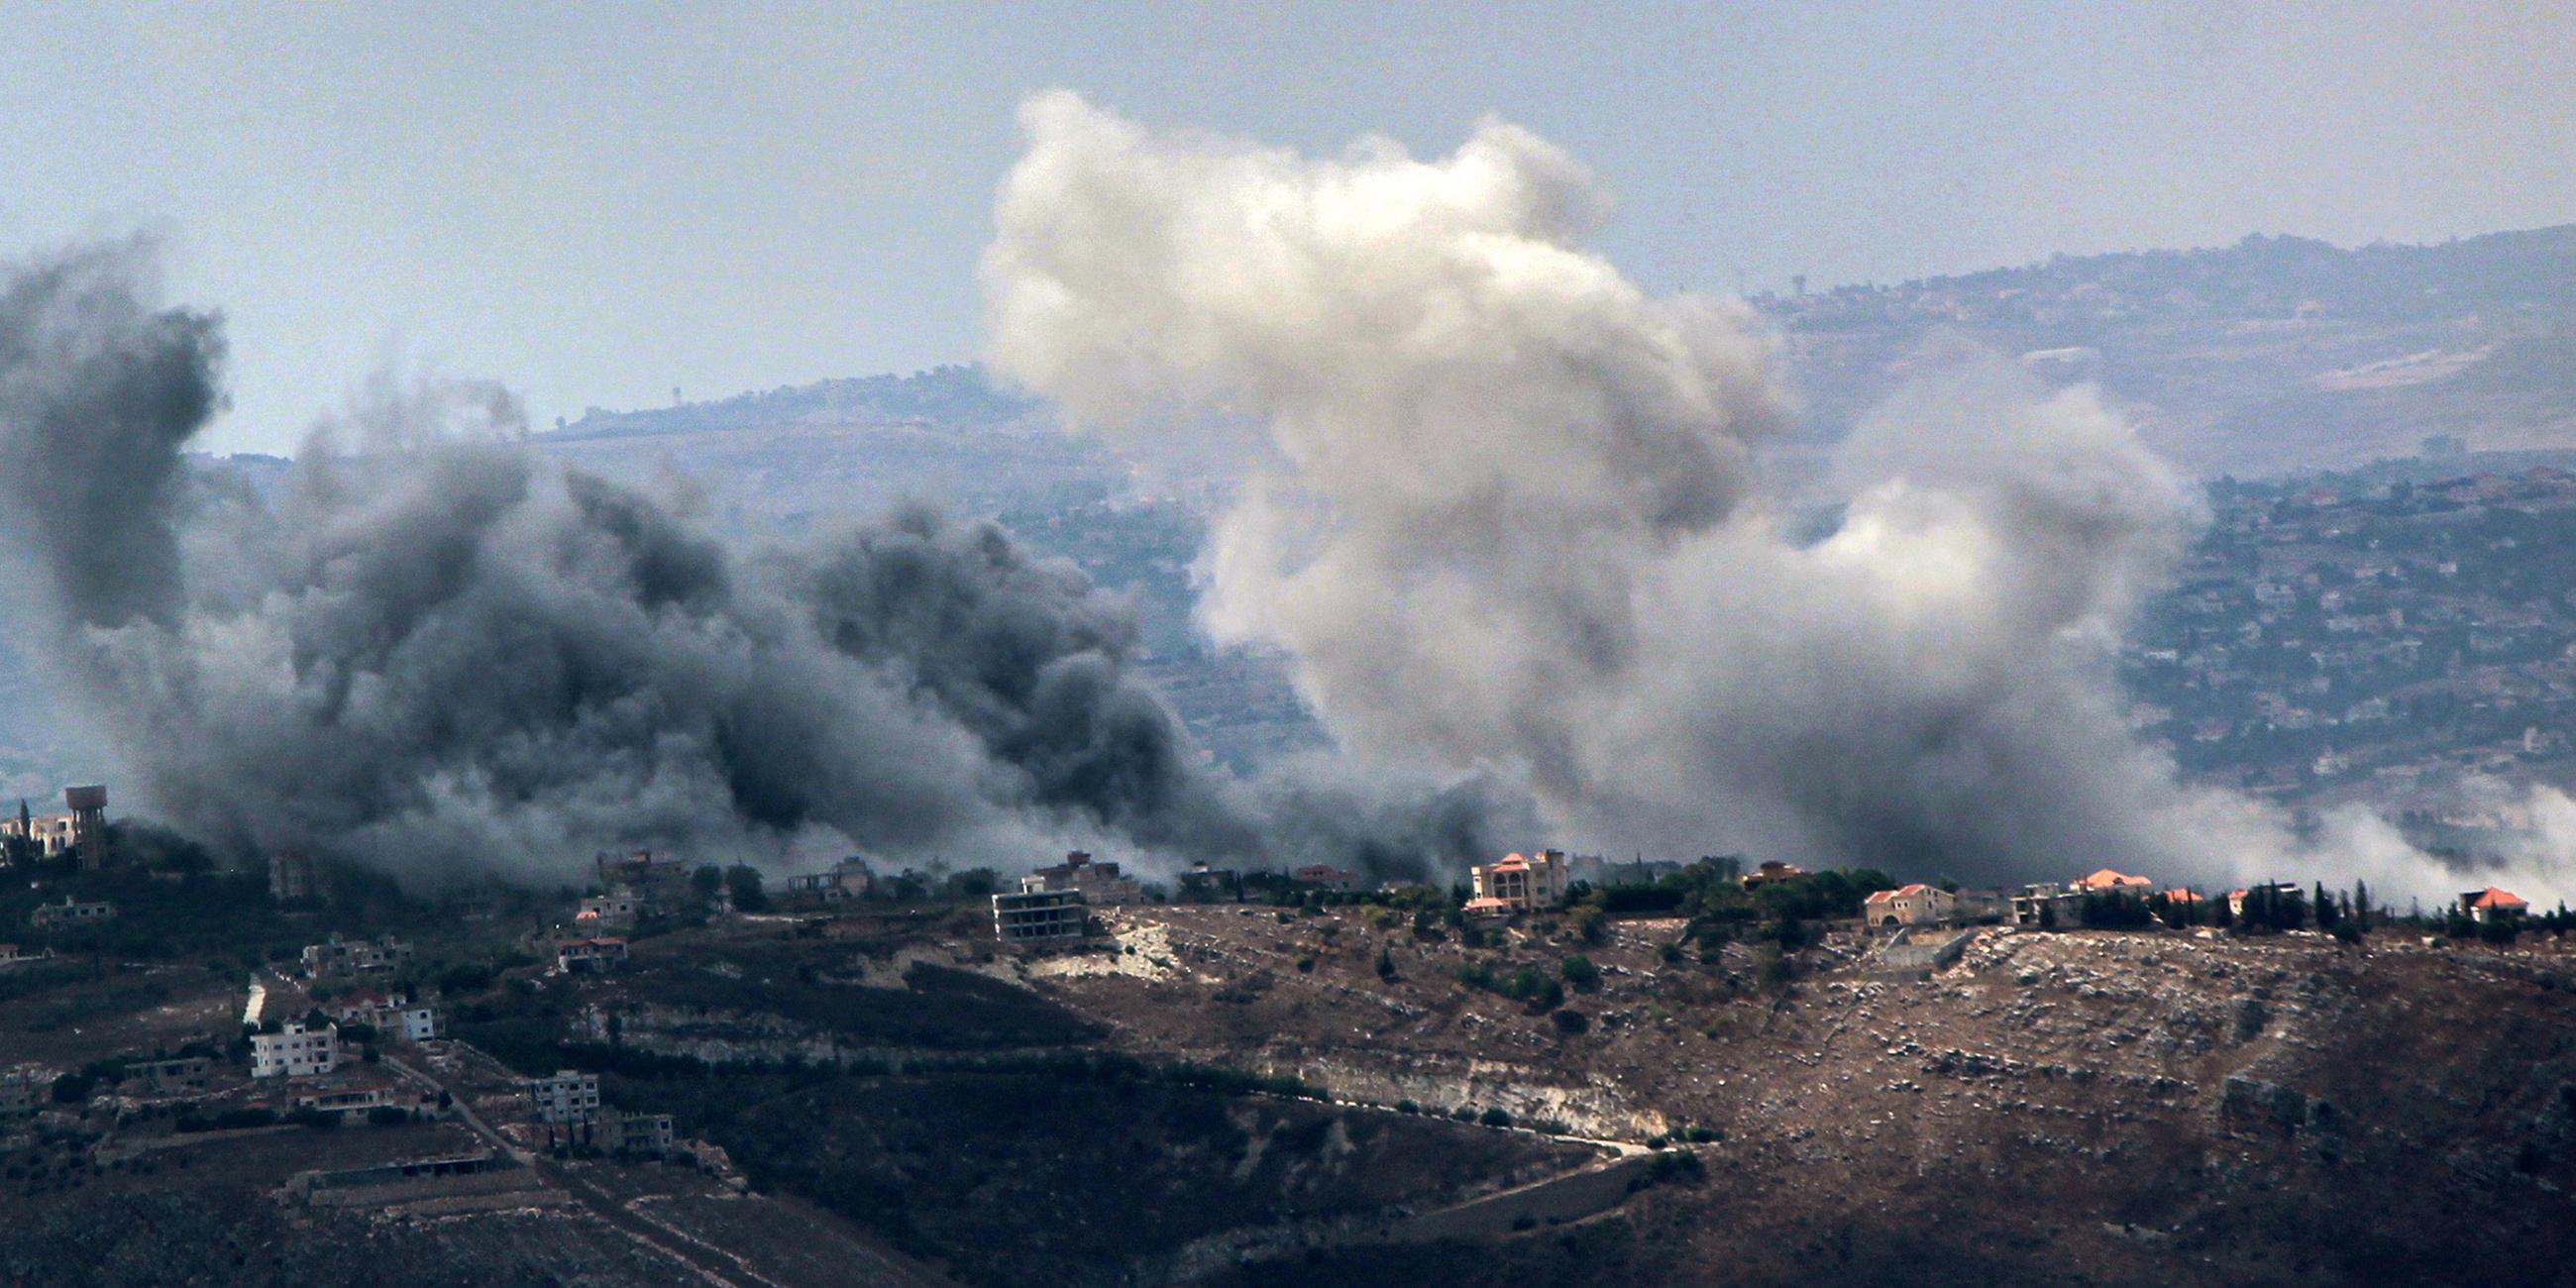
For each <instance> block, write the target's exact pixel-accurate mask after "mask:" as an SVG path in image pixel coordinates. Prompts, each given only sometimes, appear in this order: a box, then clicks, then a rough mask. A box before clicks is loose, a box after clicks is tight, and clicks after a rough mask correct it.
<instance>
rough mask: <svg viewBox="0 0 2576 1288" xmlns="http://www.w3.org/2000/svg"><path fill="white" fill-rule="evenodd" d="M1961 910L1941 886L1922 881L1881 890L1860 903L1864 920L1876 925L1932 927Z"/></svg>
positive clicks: (1955, 900) (1954, 899) (1956, 901)
mask: <svg viewBox="0 0 2576 1288" xmlns="http://www.w3.org/2000/svg"><path fill="white" fill-rule="evenodd" d="M1958 910H1959V901H1958V900H1957V899H1956V898H1954V897H1953V896H1952V895H1951V894H1950V892H1949V891H1947V890H1944V889H1942V888H1940V887H1939V886H1928V885H1925V884H1923V883H1922V882H1920V881H1917V882H1915V883H1914V884H1912V885H1909V886H1902V887H1899V888H1897V889H1894V890H1881V891H1879V892H1878V893H1876V894H1873V895H1871V896H1870V897H1868V898H1866V899H1863V900H1861V905H1860V915H1861V920H1863V921H1866V922H1868V923H1869V924H1870V925H1873V926H1930V925H1938V924H1939V923H1941V922H1944V921H1948V920H1949V919H1950V918H1951V915H1952V914H1954V913H1956V912H1957V911H1958Z"/></svg>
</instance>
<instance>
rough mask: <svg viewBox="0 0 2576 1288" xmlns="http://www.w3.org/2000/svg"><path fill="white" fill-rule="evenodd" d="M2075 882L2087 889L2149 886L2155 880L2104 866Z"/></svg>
mask: <svg viewBox="0 0 2576 1288" xmlns="http://www.w3.org/2000/svg"><path fill="white" fill-rule="evenodd" d="M2075 884H2077V885H2079V886H2082V887H2084V888H2085V889H2087V890H2108V889H2111V888H2112V887H2114V886H2147V885H2154V884H2155V882H2153V881H2150V880H2148V879H2147V878H2145V877H2133V876H2130V875H2129V874H2128V873H2125V872H2120V871H2116V870H2114V869H2111V868H2103V869H2101V870H2099V871H2096V872H2093V873H2091V874H2089V875H2087V876H2082V877H2078V878H2076V881H2075Z"/></svg>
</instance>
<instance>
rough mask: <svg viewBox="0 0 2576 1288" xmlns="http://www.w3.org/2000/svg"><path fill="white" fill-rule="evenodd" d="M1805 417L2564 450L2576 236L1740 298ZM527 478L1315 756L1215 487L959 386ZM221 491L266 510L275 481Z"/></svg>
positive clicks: (1832, 435) (752, 407)
mask: <svg viewBox="0 0 2576 1288" xmlns="http://www.w3.org/2000/svg"><path fill="white" fill-rule="evenodd" d="M1753 302H1754V303H1755V305H1756V306H1757V307H1758V308H1759V309H1760V310H1761V311H1762V312H1763V314H1764V315H1765V316H1766V317H1768V318H1769V319H1770V320H1771V322H1772V323H1773V325H1775V326H1776V327H1777V328H1778V330H1779V332H1780V334H1781V336H1782V338H1783V344H1784V349H1785V352H1786V355H1787V357H1788V361H1787V362H1786V363H1784V364H1783V366H1784V370H1785V371H1786V373H1787V374H1786V378H1787V379H1788V380H1789V381H1790V382H1791V384H1792V386H1793V388H1794V390H1795V392H1796V395H1797V398H1798V401H1799V404H1800V412H1801V415H1802V417H1803V419H1802V422H1801V424H1800V426H1799V427H1798V428H1797V430H1796V431H1795V432H1794V435H1793V440H1792V441H1790V442H1788V443H1786V444H1784V445H1783V446H1782V447H1781V448H1780V449H1779V450H1780V454H1781V456H1782V457H1783V458H1784V461H1783V463H1784V464H1785V465H1788V466H1790V467H1791V468H1793V469H1794V467H1795V465H1796V464H1797V458H1799V457H1800V456H1802V455H1803V454H1805V453H1808V452H1810V451H1812V450H1813V449H1815V448H1818V447H1821V446H1822V445H1824V444H1827V443H1830V442H1833V441H1837V440H1839V439H1840V438H1841V437H1843V436H1844V435H1846V434H1848V433H1849V432H1850V431H1851V429H1852V428H1853V427H1854V426H1855V425H1856V424H1858V423H1860V422H1861V421H1862V420H1863V419H1864V418H1865V417H1866V416H1867V414H1868V412H1869V410H1870V409H1871V408H1872V407H1874V406H1876V405H1878V404H1879V403H1880V402H1881V401H1883V400H1884V399H1885V398H1886V397H1887V396H1888V395H1889V394H1891V393H1892V392H1894V391H1895V390H1896V389H1897V388H1899V387H1900V386H1901V385H1902V384H1903V382H1904V381H1905V380H1906V379H1907V378H1908V376H1909V375H1910V374H1912V373H1914V372H1916V371H1919V370H1922V369H1923V367H1924V365H1925V363H1926V362H1927V361H1930V360H1933V359H1935V358H1937V356H1938V355H1939V354H1940V353H1941V352H1943V351H1944V350H1945V348H1948V347H1953V346H1957V345H1961V344H1970V345H1979V346H1984V347H1986V348H1988V349H1992V350H1995V351H1999V352H2003V353H2007V354H2012V355H2017V356H2021V357H2022V358H2023V361H2024V364H2025V365H2026V366H2029V367H2031V368H2032V369H2034V370H2037V371H2040V372H2041V373H2043V374H2044V375H2047V376H2048V377H2050V378H2051V379H2053V380H2058V381H2071V380H2078V379H2092V380H2097V381H2099V382H2100V383H2101V385H2102V387H2103V388H2104V389H2105V391H2106V392H2107V393H2108V394H2109V395H2110V396H2111V397H2112V398H2113V399H2114V400H2115V402H2117V403H2118V404H2119V405H2120V406H2121V408H2122V410H2123V411H2124V413H2126V414H2128V415H2130V416H2131V417H2133V418H2135V419H2136V421H2137V423H2138V424H2139V425H2140V426H2141V431H2142V433H2143V435H2144V436H2145V437H2146V439H2147V440H2148V441H2149V442H2150V443H2151V444H2152V445H2153V446H2154V447H2155V448H2156V449H2157V450H2158V451H2159V452H2160V453H2161V454H2163V455H2164V456H2166V457H2167V459H2169V460H2171V461H2173V462H2175V463H2177V464H2178V465H2180V466H2182V467H2184V468H2186V469H2188V470H2190V471H2192V472H2195V473H2199V474H2203V475H2211V476H2214V475H2217V474H2221V473H2233V474H2237V475H2240V476H2247V475H2280V474H2286V473H2296V472H2301V471H2312V470H2318V469H2328V468H2342V467H2350V466H2354V465H2358V464H2362V463H2365V462H2368V461H2371V460H2374V459H2381V458H2388V457H2404V456H2411V455H2413V454H2415V453H2416V452H2417V451H2418V450H2419V449H2420V448H2421V446H2422V444H2423V442H2424V441H2425V440H2426V439H2428V438H2432V437H2434V436H2441V435H2447V436H2453V437H2456V438H2458V439H2459V440H2461V443H2462V445H2463V446H2465V447H2467V448H2470V449H2474V450H2487V449H2494V450H2510V449H2530V448H2567V447H2576V412H2571V410H2570V409H2571V408H2576V226H2564V227H2556V228H2545V229H2535V230H2529V231H2522V232H2506V233H2497V234H2492V235H2488V236H2481V237H2474V238H2468V239H2463V240H2460V241H2455V242H2449V243H2443V244H2440V245H2431V246H2384V245H2383V246H2368V247H2362V248H2358V249H2352V250H2345V249H2339V248H2337V247H2334V246H2331V245H2328V244H2326V243H2324V242H2320V241H2315V240H2311V239H2305V238H2297V237H2264V236H2252V237H2248V238H2246V239H2244V240H2243V241H2240V242H2238V243H2236V244H2235V245H2232V246H2228V247H2221V248H2212V249H2202V250H2191V251H2143V252H2124V253H2118V254H2108V255H2092V256H2061V257H2057V258H2054V259H2052V260H2050V261H2048V262H2046V263H2043V264H2035V265H2029V266H2023V267H2017V268H1997V269H1992V270H1988V271H1984V272H1979V273H1973V274H1967V275H1963V276H1957V277H1945V278H1930V279H1924V280H1920V281H1914V282H1907V283H1903V284H1900V285H1895V286H1879V285H1858V286H1845V287H1837V288H1833V289H1828V290H1821V291H1815V292H1810V293H1807V294H1804V295H1791V296H1763V297H1757V298H1756V299H1755V300H1754V301H1753ZM534 440H535V442H536V444H537V445H538V446H539V447H540V449H541V450H542V451H544V452H546V453H547V454H549V455H553V456H557V457H559V458H561V459H564V460H566V461H568V462H571V463H575V464H578V465H580V466H582V467H583V468H586V469H589V470H593V471H595V472H598V473H600V474H603V475H606V476H608V477H610V478H613V479H619V480H622V481H626V482H629V483H633V484H637V485H641V486H645V487H648V488H651V489H653V490H655V491H657V492H659V493H665V494H674V493H675V494H679V495H683V496H687V497H690V498H692V504H695V505H697V506H699V507H702V509H703V510H704V511H705V512H707V513H708V514H709V516H710V517H711V518H713V519H715V520H716V521H717V524H718V526H719V527H722V528H726V529H730V530H733V531H736V532H741V533H801V532H804V531H807V530H810V529H813V528H815V527H816V526H817V525H822V526H824V527H828V526H829V525H831V524H832V523H834V522H836V521H849V520H853V519H857V518H861V517H865V516H869V515H873V514H877V513H881V512H883V511H885V510H886V509H888V508H890V507H893V506H895V505H898V504H902V503H905V502H907V501H915V500H922V501H928V502H931V503H933V504H936V505H939V506H941V507H943V508H945V509H947V510H949V511H951V512H953V513H959V514H970V515H997V516H1001V517H1003V518H1004V520H1005V521H1006V523H1008V524H1009V525H1010V526H1011V527H1012V528H1013V529H1014V530H1016V531H1019V532H1020V533H1022V535H1024V536H1025V537H1027V538H1028V539H1029V540H1030V541H1031V542H1032V543H1033V544H1035V545H1037V546H1039V547H1040V548H1042V549H1047V550H1051V551H1053V552H1055V553H1060V554H1065V555H1068V556H1070V557H1073V558H1074V559H1075V560H1076V561H1077V562H1079V563H1081V564H1082V565H1083V567H1084V568H1085V570H1086V571H1087V572H1089V573H1090V574H1091V575H1092V576H1093V577H1094V578H1095V579H1096V580H1098V581H1100V582H1101V583H1102V584H1104V585H1107V586H1110V587H1113V588H1118V589H1122V590H1125V591H1127V592H1128V593H1129V594H1130V595H1131V596H1132V602H1134V604H1135V605H1136V606H1137V608H1138V610H1139V612H1140V613H1141V614H1142V616H1143V618H1144V621H1145V628H1146V629H1145V637H1144V638H1145V641H1146V643H1147V645H1148V648H1149V652H1150V655H1151V658H1152V662H1151V666H1152V668H1153V670H1154V673H1155V678H1156V679H1157V681H1158V682H1159V683H1160V684H1161V686H1162V687H1163V688H1164V689H1165V691H1166V692H1167V693H1169V694H1170V695H1171V696H1172V697H1173V699H1174V701H1175V703H1176V705H1177V706H1178V707H1179V708H1180V710H1181V712H1182V714H1183V715H1184V716H1185V717H1187V718H1188V719H1189V721H1190V723H1191V725H1192V726H1193V729H1194V731H1195V732H1197V733H1198V734H1199V735H1200V737H1201V738H1202V739H1203V740H1204V741H1205V743H1206V744H1207V745H1208V746H1209V747H1210V748H1211V749H1212V750H1213V751H1214V752H1215V753H1216V754H1218V755H1219V756H1220V758H1222V759H1225V760H1227V761H1229V762H1232V763H1235V764H1237V765H1248V764H1253V763H1258V762H1259V761H1261V760H1263V759H1266V758H1268V757H1269V756H1272V755H1275V754H1277V753H1278V752H1280V751H1283V750H1289V749H1295V748H1300V747H1306V746H1312V745H1314V744H1315V743H1316V742H1317V741H1318V740H1319V739H1320V738H1321V736H1322V734H1321V731H1320V729H1319V727H1317V726H1316V725H1315V724H1314V722H1313V721H1312V719H1311V717H1309V716H1308V715H1307V714H1306V713H1305V712H1304V711H1303V709H1302V707H1301V706H1300V704H1299V703H1298V702H1297V700H1296V697H1295V695H1294V693H1293V692H1292V691H1291V690H1290V689H1289V687H1288V684H1287V682H1286V679H1285V675H1284V672H1283V671H1282V669H1281V668H1280V667H1279V666H1278V665H1277V663H1276V662H1275V660H1273V659H1270V658H1266V657H1263V656H1261V655H1258V654H1249V653H1245V652H1243V651H1240V650H1234V651H1227V652H1218V651H1215V650H1212V649H1210V648H1209V647H1208V645H1207V642H1206V640H1205V637H1204V636H1203V635H1202V634H1201V633H1200V632H1199V631H1198V630H1197V628H1196V627H1195V626H1194V624H1193V623H1192V612H1193V604H1194V595H1193V592H1192V588H1191V573H1190V565H1191V563H1192V561H1193V560H1194V559H1195V558H1196V557H1197V554H1198V550H1199V546H1200V544H1201V541H1202V539H1203V535H1204V518H1205V515H1206V514H1207V512H1208V510H1209V509H1210V507H1211V505H1212V503H1213V502H1214V501H1215V500H1216V499H1217V497H1216V494H1217V492H1218V491H1219V490H1220V489H1221V486H1222V485H1221V484H1219V483H1217V482H1215V481H1214V480H1215V479H1216V478H1217V477H1218V474H1217V473H1216V472H1213V471H1211V472H1209V473H1207V474H1197V473H1194V472H1192V471H1191V470H1190V469H1189V468H1188V467H1187V465H1186V464H1183V465H1181V466H1180V467H1178V468H1174V466H1173V464H1172V462H1169V461H1158V462H1155V463H1154V469H1153V470H1152V471H1151V472H1142V471H1140V470H1138V469H1137V468H1135V467H1134V466H1132V465H1131V464H1130V463H1129V462H1126V461H1123V460H1121V459H1120V458H1119V457H1118V456H1117V455H1116V454H1115V453H1113V452H1112V451H1110V450H1109V449H1108V448H1106V447H1104V446H1103V445H1102V444H1101V443H1100V442H1099V441H1098V440H1097V439H1095V438H1092V437H1089V436H1085V435H1072V434H1066V433H1063V432H1061V431H1060V430H1059V428H1058V426H1057V423H1056V419H1055V417H1054V414H1053V412H1052V410H1051V409H1050V408H1049V407H1048V406H1046V405H1045V404H1044V403H1042V402H1040V401H1038V400H1036V399H1033V398H1030V397H1028V396H1026V395H1025V394H1022V393H1018V392H1015V391H1012V390H1009V389H1007V388H1004V387H1001V386H1000V385H999V384H998V383H997V382H996V381H995V380H994V379H993V378H992V377H991V376H990V375H989V374H988V373H987V372H986V371H985V370H984V369H983V368H982V367H981V366H980V365H957V366H946V367H939V368H934V369H931V370H928V371H922V372H917V373H914V374H911V375H877V376H867V377H857V378H849V379H837V380H826V381H820V382H816V383H813V384H807V385H798V386H783V385H782V386H779V387H776V388H773V389H769V390H763V391H753V392H746V393H742V394H738V395H734V396H731V397H727V398H722V399H715V400H708V401H697V402H682V403H679V404H676V405H674V406H670V407H661V408H638V409H630V410H612V409H606V408H592V409H590V410H589V411H588V412H587V413H586V414H585V415H583V416H582V417H581V418H580V419H578V420H574V421H570V422H566V423H563V424H560V425H559V426H558V427H557V428H556V429H554V430H551V431H547V432H542V433H539V434H536V435H535V436H534ZM203 464H204V466H205V467H206V468H229V469H230V470H232V471H235V472H238V473H240V474H242V475H245V476H247V477H249V478H250V479H252V480H253V481H264V482H268V483H274V482H276V481H278V480H280V479H282V478H283V477H284V473H285V471H286V469H287V464H286V462H284V461H282V460H280V459H278V458H273V457H248V456H239V457H231V458H225V459H224V460H223V461H222V462H216V461H214V460H211V459H210V460H206V461H204V462H203ZM0 683H5V684H6V685H7V686H8V687H9V689H10V690H11V691H12V692H15V693H16V694H17V700H16V701H14V702H13V704H12V705H13V709H16V710H19V711H21V712H26V713H30V716H31V718H30V719H28V720H26V721H24V722H22V723H21V725H20V730H21V731H20V732H18V733H15V734H13V735H11V736H10V737H9V738H8V739H7V740H6V741H7V744H8V745H7V746H6V747H5V748H0V769H5V771H6V782H5V784H0V785H6V786H8V787H10V788H12V789H14V790H19V791H21V792H25V793H41V792H43V791H45V790H47V789H48V788H47V784H49V783H52V782H57V781H62V780H64V779H66V778H71V777H80V776H82V775H84V774H96V773H99V772H101V770H102V769H103V768H104V767H103V766H102V765H101V763H100V758H99V757H98V756H97V754H96V753H95V749H94V748H91V747H90V746H89V745H88V743H87V741H86V739H85V737H84V736H83V735H82V734H81V733H80V731H79V730H78V729H77V727H76V726H75V725H73V724H71V723H69V722H66V721H64V720H60V719H56V718H52V717H51V716H48V715H47V714H46V713H48V712H50V711H53V710H54V707H53V705H52V703H51V702H50V698H49V695H48V694H46V693H44V692H43V690H42V686H41V685H40V684H38V683H37V682H35V681H34V680H33V679H32V678H31V677H29V676H28V675H27V674H26V672H25V670H24V668H22V667H20V666H17V665H15V664H14V663H10V662H7V661H6V659H5V658H0Z"/></svg>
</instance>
